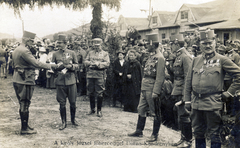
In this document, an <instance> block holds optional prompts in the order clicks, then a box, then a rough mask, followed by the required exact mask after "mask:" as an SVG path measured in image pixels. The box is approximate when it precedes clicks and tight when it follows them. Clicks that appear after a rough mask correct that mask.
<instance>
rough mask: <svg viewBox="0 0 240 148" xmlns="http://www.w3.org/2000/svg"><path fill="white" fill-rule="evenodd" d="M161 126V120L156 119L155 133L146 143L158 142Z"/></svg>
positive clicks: (154, 122) (154, 123) (154, 124)
mask: <svg viewBox="0 0 240 148" xmlns="http://www.w3.org/2000/svg"><path fill="white" fill-rule="evenodd" d="M160 126H161V119H160V118H156V117H155V118H154V121H153V132H152V135H151V136H150V137H149V138H148V139H147V140H146V142H154V141H157V138H158V132H159V129H160Z"/></svg>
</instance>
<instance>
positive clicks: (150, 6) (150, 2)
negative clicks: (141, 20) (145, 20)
mask: <svg viewBox="0 0 240 148" xmlns="http://www.w3.org/2000/svg"><path fill="white" fill-rule="evenodd" d="M151 7H152V6H151V0H149V16H151V10H152V9H151Z"/></svg>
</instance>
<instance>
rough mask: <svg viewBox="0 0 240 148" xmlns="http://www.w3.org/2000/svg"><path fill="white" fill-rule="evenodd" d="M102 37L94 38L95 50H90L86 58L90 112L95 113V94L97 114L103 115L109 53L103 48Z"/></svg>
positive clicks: (90, 113)
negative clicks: (105, 76)
mask: <svg viewBox="0 0 240 148" xmlns="http://www.w3.org/2000/svg"><path fill="white" fill-rule="evenodd" d="M101 44H102V39H100V38H95V39H93V46H94V50H91V51H89V53H88V54H87V57H86V59H85V65H86V68H87V91H88V96H89V98H90V109H91V110H90V112H89V113H88V115H92V114H94V113H95V94H96V97H97V116H98V117H102V111H101V109H102V101H103V92H104V90H105V84H104V75H105V69H106V68H107V67H108V66H109V64H110V60H109V56H108V53H107V52H105V51H104V50H102V47H101Z"/></svg>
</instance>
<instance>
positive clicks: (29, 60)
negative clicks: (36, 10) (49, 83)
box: [12, 31, 57, 134]
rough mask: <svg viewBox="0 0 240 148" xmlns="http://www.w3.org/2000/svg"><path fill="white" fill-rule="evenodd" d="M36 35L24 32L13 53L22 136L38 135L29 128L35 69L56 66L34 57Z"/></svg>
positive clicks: (14, 77) (14, 79)
mask: <svg viewBox="0 0 240 148" xmlns="http://www.w3.org/2000/svg"><path fill="white" fill-rule="evenodd" d="M35 35H36V34H34V33H31V32H27V31H24V33H23V38H22V43H21V44H20V46H18V47H17V48H16V49H15V50H14V52H13V56H12V59H13V66H14V74H13V87H14V90H15V92H16V95H17V98H18V101H19V105H20V109H19V114H20V117H21V124H22V126H21V131H20V134H36V133H37V131H36V130H34V129H33V128H31V127H29V125H28V119H29V110H28V109H29V106H30V103H31V98H32V95H33V90H34V85H35V79H34V78H35V68H44V69H49V70H50V69H51V68H56V67H57V65H56V64H52V65H50V64H46V63H41V62H39V61H38V60H36V59H35V57H34V56H33V55H32V53H31V51H30V48H31V46H32V44H33V42H34V38H35Z"/></svg>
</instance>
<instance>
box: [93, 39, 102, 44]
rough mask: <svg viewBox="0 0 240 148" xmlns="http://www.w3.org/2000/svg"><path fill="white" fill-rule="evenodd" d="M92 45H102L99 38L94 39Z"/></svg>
mask: <svg viewBox="0 0 240 148" xmlns="http://www.w3.org/2000/svg"><path fill="white" fill-rule="evenodd" d="M92 41H93V45H97V46H99V45H101V44H102V39H101V38H94V39H93V40H92Z"/></svg>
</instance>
